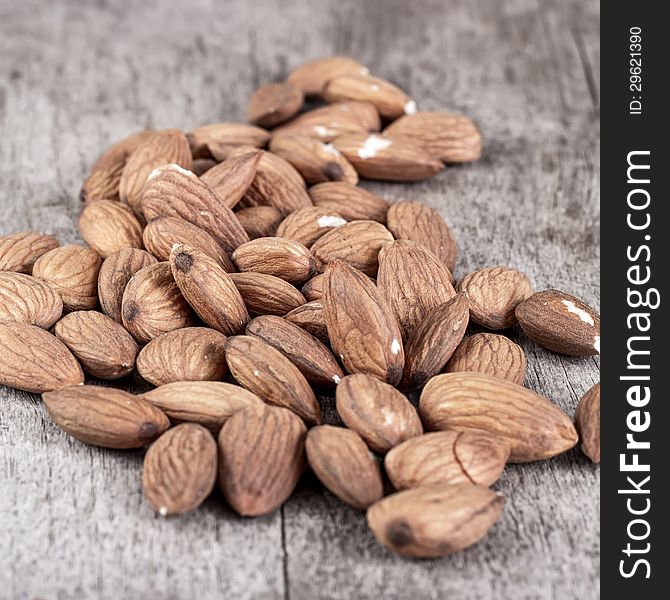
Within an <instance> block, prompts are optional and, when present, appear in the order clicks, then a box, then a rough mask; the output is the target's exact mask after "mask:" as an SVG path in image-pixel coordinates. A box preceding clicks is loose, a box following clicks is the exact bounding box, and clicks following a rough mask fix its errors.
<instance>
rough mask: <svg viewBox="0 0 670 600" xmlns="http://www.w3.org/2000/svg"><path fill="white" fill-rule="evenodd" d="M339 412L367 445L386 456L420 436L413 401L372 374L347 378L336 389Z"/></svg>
mask: <svg viewBox="0 0 670 600" xmlns="http://www.w3.org/2000/svg"><path fill="white" fill-rule="evenodd" d="M335 398H336V404H337V412H338V414H339V415H340V417H342V420H343V421H344V423H345V424H346V425H347V427H349V428H350V429H353V430H354V431H356V432H358V433H359V434H360V436H361V437H362V438H363V439H364V440H365V442H366V443H367V445H368V446H370V448H371V449H372V450H374V451H375V452H377V453H378V454H385V453H386V452H388V451H389V450H390V449H391V448H393V447H395V446H397V445H398V444H401V443H402V442H404V441H405V440H407V439H409V438H412V437H415V436H417V435H421V434H422V433H423V428H422V427H421V420H420V419H419V415H418V413H417V412H416V409H415V408H414V407H413V406H412V404H411V403H410V401H409V400H408V399H407V398H406V397H405V396H404V395H403V394H401V393H400V392H399V391H398V390H396V389H395V388H394V387H393V386H390V385H388V384H387V383H382V382H381V381H379V380H377V379H375V378H374V377H370V376H369V375H362V374H360V375H348V376H347V377H345V378H344V379H343V380H342V382H341V383H340V384H339V385H338V386H337V389H336V394H335Z"/></svg>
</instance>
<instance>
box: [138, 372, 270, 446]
mask: <svg viewBox="0 0 670 600" xmlns="http://www.w3.org/2000/svg"><path fill="white" fill-rule="evenodd" d="M142 398H143V399H144V400H146V401H147V402H151V404H153V405H154V406H157V407H158V408H160V409H161V410H162V411H163V412H164V413H165V414H166V415H167V416H168V417H170V420H171V421H173V422H175V423H184V422H187V423H199V424H200V425H202V426H203V427H206V428H207V429H209V430H210V431H211V432H212V433H214V434H217V433H218V432H219V430H220V429H221V427H223V424H224V423H225V422H226V421H227V420H228V419H229V418H230V417H231V416H233V415H234V414H235V413H236V412H237V411H239V410H243V409H245V408H249V407H250V406H261V407H262V406H265V404H264V403H263V401H262V400H261V399H260V398H259V397H258V396H256V394H252V393H251V392H249V391H247V390H245V389H244V388H242V387H240V386H239V385H232V384H230V383H224V382H223V381H175V382H174V383H166V384H165V385H161V386H160V387H157V388H155V389H153V390H150V391H148V392H145V393H144V394H142Z"/></svg>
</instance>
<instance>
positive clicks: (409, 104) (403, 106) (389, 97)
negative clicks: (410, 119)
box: [323, 74, 416, 120]
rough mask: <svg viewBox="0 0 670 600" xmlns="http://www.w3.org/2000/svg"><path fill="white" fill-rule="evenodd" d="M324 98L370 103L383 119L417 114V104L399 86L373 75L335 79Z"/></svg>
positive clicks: (345, 76)
mask: <svg viewBox="0 0 670 600" xmlns="http://www.w3.org/2000/svg"><path fill="white" fill-rule="evenodd" d="M323 97H324V99H325V100H326V102H345V101H347V100H355V101H358V102H369V103H370V104H372V105H373V106H374V107H375V108H376V109H377V111H378V112H379V114H380V115H381V117H382V118H383V119H390V120H393V119H397V118H398V117H401V116H402V115H405V114H408V115H411V114H414V113H415V112H416V102H414V100H412V98H410V97H409V96H408V95H407V94H406V93H405V92H403V91H402V90H401V89H400V88H399V87H398V86H396V85H393V84H392V83H391V82H389V81H386V80H385V79H380V78H379V77H372V76H371V75H360V74H351V75H349V74H347V75H339V76H338V77H334V78H333V79H331V80H330V81H329V82H328V83H327V84H326V87H325V88H324V91H323Z"/></svg>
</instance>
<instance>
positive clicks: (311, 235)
mask: <svg viewBox="0 0 670 600" xmlns="http://www.w3.org/2000/svg"><path fill="white" fill-rule="evenodd" d="M345 223H346V221H345V220H344V219H343V218H342V217H340V216H339V215H338V214H337V213H336V212H335V211H332V210H327V209H323V208H319V207H318V206H310V207H307V208H301V209H299V210H296V211H294V212H292V213H291V214H290V215H289V216H288V217H286V218H285V219H284V220H283V221H282V222H281V223H280V224H279V227H278V228H277V236H278V237H282V238H287V239H289V240H293V241H295V242H298V243H300V244H303V245H304V246H305V247H307V248H310V247H311V246H312V244H313V243H314V242H316V240H318V239H319V238H320V237H321V236H322V235H324V234H325V233H328V232H329V231H331V230H333V229H335V228H337V227H341V226H342V225H344V224H345Z"/></svg>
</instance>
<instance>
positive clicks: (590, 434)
mask: <svg viewBox="0 0 670 600" xmlns="http://www.w3.org/2000/svg"><path fill="white" fill-rule="evenodd" d="M575 425H576V426H577V431H578V432H579V438H580V439H581V441H582V452H583V453H584V454H586V456H588V457H589V458H590V459H591V462H594V463H596V464H599V463H600V383H596V384H595V385H594V386H593V387H592V388H591V389H590V390H589V391H588V392H586V394H584V395H583V396H582V398H581V400H580V401H579V406H578V407H577V414H576V415H575Z"/></svg>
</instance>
